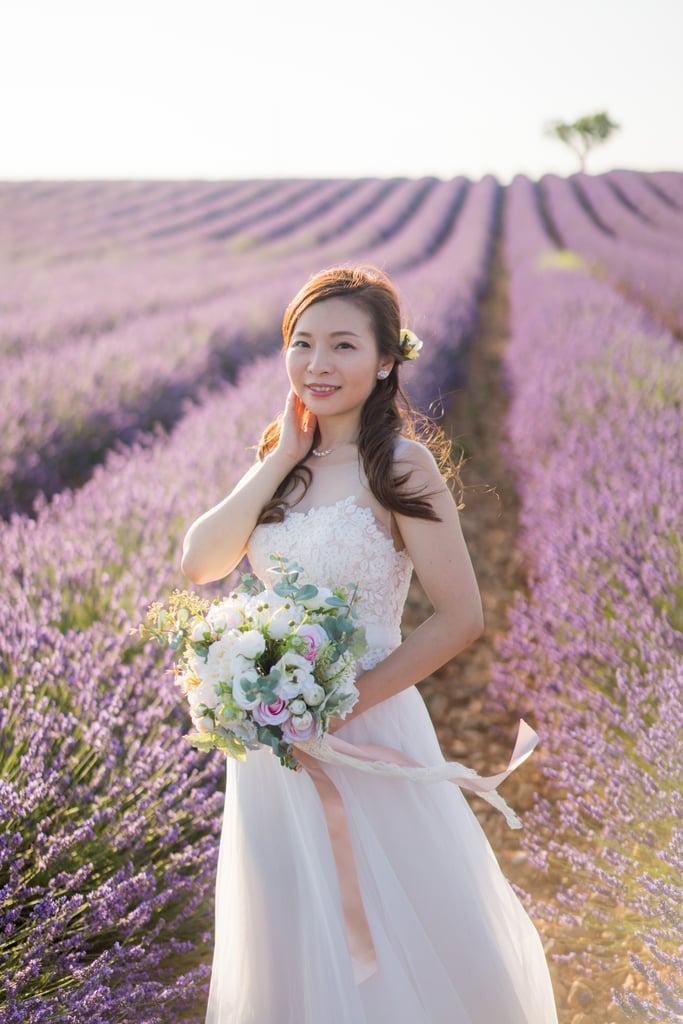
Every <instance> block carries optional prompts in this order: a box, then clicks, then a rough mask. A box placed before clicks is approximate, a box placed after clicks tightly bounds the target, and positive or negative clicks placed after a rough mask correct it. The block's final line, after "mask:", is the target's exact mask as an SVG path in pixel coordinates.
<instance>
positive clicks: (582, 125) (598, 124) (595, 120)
mask: <svg viewBox="0 0 683 1024" xmlns="http://www.w3.org/2000/svg"><path fill="white" fill-rule="evenodd" d="M620 128H621V125H619V124H617V123H616V122H615V121H612V120H611V119H610V117H609V115H608V114H607V112H606V111H604V110H601V111H600V112H599V113H597V114H586V115H585V116H584V117H579V118H577V119H576V121H573V122H572V123H571V124H570V123H568V122H566V121H550V122H548V123H547V124H546V126H545V128H544V132H545V134H546V135H548V136H550V137H551V138H556V139H559V140H560V142H564V143H565V144H566V145H567V146H569V148H570V149H572V150H573V151H574V152H575V153H576V155H577V156H578V158H579V163H580V166H581V170H582V171H585V169H586V157H587V155H588V152H589V150H590V149H592V148H593V147H594V146H597V145H599V144H600V143H601V142H607V140H608V138H609V137H610V136H611V135H612V134H613V133H614V132H615V131H618V130H619V129H620Z"/></svg>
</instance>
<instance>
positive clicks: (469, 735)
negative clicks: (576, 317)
mask: <svg viewBox="0 0 683 1024" xmlns="http://www.w3.org/2000/svg"><path fill="white" fill-rule="evenodd" d="M479 316H480V323H479V331H478V334H477V336H476V337H474V338H472V340H471V342H470V344H469V346H468V350H467V354H466V362H467V368H466V374H465V380H466V382H467V383H466V385H465V387H464V388H463V389H462V390H460V391H458V392H457V393H456V394H455V396H454V399H453V401H452V403H451V410H450V412H449V414H447V416H446V417H445V418H444V421H443V423H442V425H443V426H444V428H445V429H446V431H447V432H448V433H449V435H450V436H451V437H452V438H453V441H454V452H456V458H457V448H458V445H460V446H461V447H462V449H463V450H464V453H465V456H466V458H467V460H468V461H467V462H466V463H465V465H464V466H463V467H462V468H461V470H460V477H461V480H462V483H463V486H464V496H463V497H464V502H465V508H464V509H463V511H462V512H461V523H462V528H463V533H464V536H465V540H466V543H467V546H468V550H469V552H470V557H471V559H472V564H473V566H474V570H475V573H476V576H477V581H478V583H479V588H480V592H481V598H482V604H483V609H484V622H485V629H484V633H483V635H482V636H481V637H480V638H479V639H478V640H477V641H476V642H475V643H474V644H472V645H471V646H470V647H468V648H467V649H466V650H464V651H462V652H461V653H460V654H459V655H458V656H457V657H455V658H454V659H453V660H452V661H450V662H449V663H448V664H447V665H446V666H445V667H444V668H443V669H441V670H439V672H437V673H435V674H434V675H433V676H430V677H428V678H427V679H426V680H425V681H424V682H423V683H421V684H420V690H421V692H422V695H423V697H424V698H425V701H426V703H427V705H428V707H429V710H430V714H431V717H432V720H433V722H434V725H435V728H436V731H437V734H438V737H439V741H440V743H441V747H442V750H443V753H444V756H445V757H447V758H450V759H453V760H461V761H463V763H465V764H468V765H471V766H472V767H473V768H476V769H477V771H480V772H481V773H482V774H487V775H488V774H493V773H494V772H497V771H500V770H502V769H503V768H505V767H506V765H507V761H508V759H509V756H510V753H511V751H512V747H513V745H514V739H515V735H516V732H517V723H518V719H519V716H518V715H512V714H511V715H506V714H503V713H493V714H492V712H491V710H490V707H487V704H488V701H487V692H486V691H487V686H488V682H489V678H490V669H491V665H492V663H493V661H494V659H495V653H494V644H495V640H496V637H497V636H498V635H499V634H502V633H505V632H506V631H507V628H508V613H509V609H510V607H511V605H512V601H513V597H514V594H515V592H517V591H522V592H525V591H526V573H525V567H524V564H523V559H522V556H521V553H520V550H519V546H518V543H517V533H518V509H519V503H518V499H517V496H516V493H515V485H514V480H513V479H512V477H511V475H510V474H509V472H508V471H507V470H506V466H505V463H504V461H503V454H502V451H501V440H502V438H503V437H504V430H505V416H506V412H507V407H508V398H507V394H506V392H505V390H504V386H503V383H502V378H501V360H502V356H503V353H504V351H505V346H506V344H507V341H508V336H509V328H508V303H507V274H506V270H505V267H504V263H503V258H502V252H501V246H500V242H499V243H498V245H497V246H496V250H495V252H494V256H493V265H492V272H491V275H490V278H489V285H488V289H487V291H486V293H485V294H484V296H483V297H482V300H481V302H480V308H479ZM456 493H457V492H456ZM430 609H431V606H430V605H429V602H428V601H427V599H426V597H425V595H424V593H423V591H422V590H421V588H420V586H419V583H418V582H417V581H415V580H414V582H413V583H412V585H411V591H410V594H409V597H408V602H407V604H406V611H405V616H404V630H405V632H409V631H410V629H412V628H414V627H415V626H416V625H417V624H418V623H419V622H420V621H421V620H422V619H423V618H424V616H425V614H428V613H429V611H430ZM530 724H533V723H530ZM546 789H547V787H546V784H545V782H544V779H543V776H542V774H541V771H540V768H539V764H538V758H536V761H535V760H534V756H533V755H532V757H531V759H530V760H529V761H527V762H525V764H524V765H523V766H522V767H521V768H519V769H518V770H517V771H516V772H514V773H513V774H512V775H511V776H510V778H509V779H507V780H506V781H505V783H504V784H503V786H502V787H501V793H502V795H503V796H504V797H505V799H506V800H507V802H508V803H509V804H510V805H511V806H512V807H513V808H514V809H515V810H516V811H518V812H519V813H520V815H521V817H522V818H524V811H525V810H529V809H530V808H531V807H532V806H533V803H534V800H535V796H536V794H537V793H541V794H543V793H544V791H545V790H546ZM468 800H469V801H470V805H471V807H472V809H473V811H474V812H475V813H476V815H477V817H478V819H479V821H480V823H481V825H482V828H483V829H484V831H485V833H486V835H487V837H488V839H489V842H490V843H491V846H492V847H493V849H494V851H495V853H496V856H497V858H498V861H499V863H500V865H501V868H502V869H503V872H504V874H505V875H506V877H507V878H508V879H509V881H510V882H511V883H512V884H513V886H519V887H520V888H521V889H522V890H523V891H524V892H525V893H529V894H530V895H532V896H533V897H540V896H541V895H542V896H543V898H544V899H545V900H546V901H548V900H549V901H551V902H554V900H555V897H556V894H557V891H558V888H559V884H560V880H559V879H557V878H552V877H550V876H547V875H544V874H542V873H541V872H539V871H538V869H536V868H533V867H532V866H531V865H530V864H529V863H528V859H527V855H526V853H525V852H524V850H523V848H522V844H521V841H520V832H519V831H518V830H512V829H510V828H508V826H507V824H506V822H505V820H504V818H503V817H502V815H501V814H500V813H499V812H498V811H496V810H495V809H493V808H491V807H489V806H488V805H487V804H486V803H484V802H483V801H482V800H481V799H479V798H477V797H476V796H472V797H471V798H470V797H469V796H468ZM532 919H533V920H534V923H535V925H536V927H537V928H538V931H539V933H540V935H541V939H542V941H543V944H544V948H545V950H546V954H551V952H552V949H553V946H554V944H555V942H554V939H553V932H554V931H555V930H556V929H557V925H553V924H552V923H550V922H547V921H543V920H538V919H536V918H533V915H532ZM548 965H549V969H550V974H551V977H552V982H553V988H554V991H555V998H556V1002H557V1007H558V1016H559V1021H560V1024H621V1022H622V1021H623V1020H624V1017H623V1015H622V1014H621V1013H620V1012H619V1011H618V1009H617V1008H616V1007H615V1005H614V1003H613V1002H612V1000H611V996H610V986H609V984H608V983H607V982H606V981H603V982H602V984H601V980H600V978H594V977H593V978H589V977H586V976H582V977H581V978H580V979H579V978H578V977H577V975H576V971H575V970H574V969H573V968H572V967H571V966H569V965H566V964H558V963H556V962H554V961H553V960H552V957H551V956H550V955H548Z"/></svg>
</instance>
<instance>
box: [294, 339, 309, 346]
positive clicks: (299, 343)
mask: <svg viewBox="0 0 683 1024" xmlns="http://www.w3.org/2000/svg"><path fill="white" fill-rule="evenodd" d="M307 345H308V342H307V341H304V339H303V338H296V339H295V340H294V341H293V342H292V348H305V347H306V346H307Z"/></svg>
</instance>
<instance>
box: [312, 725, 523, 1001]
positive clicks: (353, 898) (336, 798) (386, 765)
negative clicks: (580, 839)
mask: <svg viewBox="0 0 683 1024" xmlns="http://www.w3.org/2000/svg"><path fill="white" fill-rule="evenodd" d="M537 743H538V735H537V733H536V732H534V730H533V729H532V728H531V726H529V725H528V724H527V723H526V722H525V721H524V719H523V718H522V719H520V721H519V726H518V729H517V738H516V741H515V746H514V749H513V751H512V755H511V757H510V760H509V762H508V766H507V768H506V769H505V770H504V771H502V772H499V773H498V774H497V775H487V776H481V775H478V774H477V772H476V771H474V769H473V768H468V767H466V766H465V765H462V764H459V763H458V762H457V761H444V762H443V763H442V764H437V765H432V766H426V765H423V764H420V763H419V762H418V761H414V760H413V759H412V758H411V757H409V756H408V755H407V754H405V753H404V752H403V751H402V750H395V749H394V748H392V747H382V746H375V745H371V744H353V743H347V741H346V740H343V739H341V738H340V737H338V736H336V735H329V734H328V735H325V736H323V737H322V738H320V739H313V740H308V741H306V742H298V743H296V744H295V746H296V748H297V750H298V751H299V752H300V753H301V755H303V756H301V757H300V760H301V762H302V764H303V766H304V767H305V768H306V770H307V771H308V772H309V774H310V776H311V779H312V781H313V784H314V785H315V787H316V789H317V791H318V795H319V796H320V800H321V802H322V806H323V811H324V814H325V820H326V822H327V828H328V832H329V835H330V842H331V844H332V852H333V854H334V860H335V865H336V868H337V876H338V879H339V890H340V894H341V903H342V911H343V914H344V923H345V926H346V935H347V941H348V944H349V951H350V953H351V960H352V963H353V970H354V978H355V980H356V984H360V983H361V982H362V981H364V980H365V979H366V978H369V977H370V976H371V975H372V974H374V973H375V971H376V970H377V957H376V953H375V947H374V943H373V940H372V934H371V932H370V926H369V924H368V920H367V917H366V914H365V909H364V907H363V900H362V897H361V892H360V885H359V882H358V874H357V871H356V864H355V860H354V855H353V848H352V845H351V835H350V832H349V826H348V821H347V818H346V812H345V810H344V804H343V801H342V798H341V794H340V792H339V790H338V789H337V787H336V786H335V784H334V783H333V782H332V779H331V778H330V776H329V775H328V773H327V772H326V771H325V769H324V767H323V765H324V764H331V765H340V766H343V767H346V768H355V769H356V770H357V771H361V772H367V773H370V774H374V775H385V776H389V777H390V778H401V779H407V780H408V781H410V782H419V783H424V784H430V783H433V782H453V783H455V785H456V786H460V788H461V789H467V790H470V791H471V792H473V793H477V794H478V795H479V796H481V797H482V798H483V799H484V800H487V801H488V803H490V804H491V805H492V806H493V807H495V808H496V809H497V810H499V811H501V812H502V813H503V814H504V816H505V820H506V821H507V823H508V825H509V826H510V828H521V827H522V822H521V821H520V819H519V818H518V817H517V815H516V814H515V812H514V811H513V810H512V808H511V807H509V806H508V804H506V802H505V800H503V798H502V796H500V794H499V793H497V792H496V787H497V786H499V785H500V783H501V782H503V780H504V779H506V778H507V777H508V775H510V773H511V772H513V771H514V770H515V769H516V768H518V767H519V765H520V764H522V762H524V761H526V759H527V758H528V757H529V755H530V754H531V752H532V751H533V750H534V748H535V747H536V745H537Z"/></svg>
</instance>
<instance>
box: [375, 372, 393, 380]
mask: <svg viewBox="0 0 683 1024" xmlns="http://www.w3.org/2000/svg"><path fill="white" fill-rule="evenodd" d="M390 373H391V370H378V371H377V380H386V379H387V377H388V376H389V374H390Z"/></svg>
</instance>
